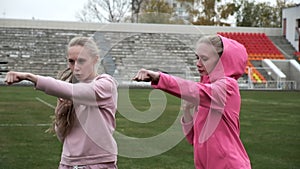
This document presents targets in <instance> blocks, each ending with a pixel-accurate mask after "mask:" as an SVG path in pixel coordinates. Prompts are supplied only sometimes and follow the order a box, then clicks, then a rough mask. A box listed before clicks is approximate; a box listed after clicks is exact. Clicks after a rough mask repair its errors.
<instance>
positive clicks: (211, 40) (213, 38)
mask: <svg viewBox="0 0 300 169" xmlns="http://www.w3.org/2000/svg"><path fill="white" fill-rule="evenodd" d="M200 43H207V44H210V45H212V46H213V47H214V48H215V50H216V52H217V53H218V55H219V57H221V56H222V54H223V42H222V39H221V37H219V36H218V35H208V36H203V37H201V38H200V39H199V41H198V42H197V46H198V45H199V44H200Z"/></svg>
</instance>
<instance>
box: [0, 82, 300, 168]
mask: <svg viewBox="0 0 300 169" xmlns="http://www.w3.org/2000/svg"><path fill="white" fill-rule="evenodd" d="M122 92H124V91H123V90H122V89H120V90H119V93H122ZM149 92H150V90H149V89H130V92H129V93H130V95H129V96H130V99H131V102H132V104H133V105H134V106H135V108H136V109H138V110H140V111H144V110H147V109H148V108H149V106H150V104H149V102H148V95H149ZM241 95H242V110H241V116H240V122H241V123H240V124H241V138H242V141H243V143H244V145H245V147H246V149H247V152H248V154H249V156H250V159H251V163H252V168H253V169H299V168H300V132H299V129H300V92H288V91H242V92H241ZM37 98H38V99H42V100H44V101H46V102H47V103H50V104H52V105H55V103H56V99H55V98H54V97H51V96H47V95H45V94H43V93H42V92H39V91H35V90H34V89H33V88H32V87H17V86H12V87H6V86H1V87H0V135H1V136H0V169H24V168H26V169H27V168H28V169H29V168H30V169H56V168H57V166H58V163H59V160H60V153H61V144H60V143H59V141H58V140H57V139H56V137H54V136H53V135H51V134H49V133H45V130H46V129H47V128H48V127H49V126H48V125H47V124H50V116H51V115H52V114H53V109H52V108H51V107H49V106H47V105H45V104H43V103H41V102H40V101H38V100H37ZM167 99H168V101H167V103H168V105H167V107H166V109H165V112H164V113H163V114H162V115H161V116H160V117H159V118H158V119H156V120H155V121H153V122H149V123H145V124H141V123H134V122H131V121H129V120H127V119H126V118H124V117H123V116H122V115H120V114H117V131H118V132H120V133H123V134H126V135H129V136H133V137H149V136H154V135H157V134H159V133H161V132H163V131H164V130H165V129H166V128H168V127H169V126H170V125H171V124H172V123H173V121H174V120H175V118H176V116H177V114H176V112H178V110H179V105H180V100H179V99H177V98H175V97H173V96H170V95H167ZM118 167H119V168H120V169H148V168H149V169H153V168H155V169H192V168H194V165H193V148H192V147H191V146H190V145H189V144H188V143H187V142H186V140H184V139H183V140H182V141H181V142H180V143H179V144H178V145H177V146H175V147H174V148H172V149H171V150H169V151H167V152H165V153H162V154H160V155H157V156H154V157H149V158H126V157H122V156H119V157H118Z"/></svg>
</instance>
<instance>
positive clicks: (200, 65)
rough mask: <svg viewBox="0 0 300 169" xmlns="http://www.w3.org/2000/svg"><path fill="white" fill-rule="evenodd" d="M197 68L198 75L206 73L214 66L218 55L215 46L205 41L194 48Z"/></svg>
mask: <svg viewBox="0 0 300 169" xmlns="http://www.w3.org/2000/svg"><path fill="white" fill-rule="evenodd" d="M196 58H197V63H196V66H197V69H198V72H199V73H200V75H201V76H202V75H208V74H209V73H210V72H211V71H212V70H213V69H214V68H215V66H216V64H217V63H218V60H219V55H218V53H217V52H216V50H215V48H214V47H213V46H212V45H210V44H206V43H200V44H199V46H198V48H197V50H196Z"/></svg>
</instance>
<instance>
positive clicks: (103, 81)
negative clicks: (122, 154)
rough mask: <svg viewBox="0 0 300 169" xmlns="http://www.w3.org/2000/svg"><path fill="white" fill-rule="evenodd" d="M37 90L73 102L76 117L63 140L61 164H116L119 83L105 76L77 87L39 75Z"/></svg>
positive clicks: (76, 85) (78, 84) (79, 84)
mask: <svg viewBox="0 0 300 169" xmlns="http://www.w3.org/2000/svg"><path fill="white" fill-rule="evenodd" d="M36 89H38V90H42V91H44V92H45V93H47V94H49V95H52V96H56V97H59V98H64V99H69V100H72V101H73V103H74V107H75V112H76V117H77V118H76V120H75V123H74V126H73V128H72V130H71V132H70V133H69V134H68V135H67V136H66V138H65V139H64V142H63V151H62V156H61V162H60V163H61V164H64V165H68V166H75V165H88V164H100V163H107V162H116V160H117V144H116V142H115V140H114V138H113V136H112V135H113V132H114V130H115V127H116V125H115V113H116V109H117V84H116V82H115V81H114V79H113V78H112V77H111V76H109V75H106V74H103V75H99V76H98V77H96V78H95V79H94V80H92V81H90V82H86V83H77V84H71V83H67V82H64V81H60V80H55V79H53V78H51V77H43V76H38V80H37V84H36ZM58 134H59V133H58Z"/></svg>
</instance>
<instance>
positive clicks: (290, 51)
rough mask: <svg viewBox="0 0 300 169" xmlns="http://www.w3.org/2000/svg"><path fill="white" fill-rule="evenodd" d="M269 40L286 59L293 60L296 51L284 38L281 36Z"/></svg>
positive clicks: (271, 37)
mask: <svg viewBox="0 0 300 169" xmlns="http://www.w3.org/2000/svg"><path fill="white" fill-rule="evenodd" d="M269 38H270V39H271V40H272V42H273V43H274V44H275V46H276V47H277V48H278V49H279V50H280V51H281V52H282V53H283V54H284V56H285V57H286V58H287V59H293V56H294V52H295V51H296V49H295V48H294V47H293V46H292V44H291V43H290V42H289V41H288V40H287V39H286V38H284V37H283V36H269Z"/></svg>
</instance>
